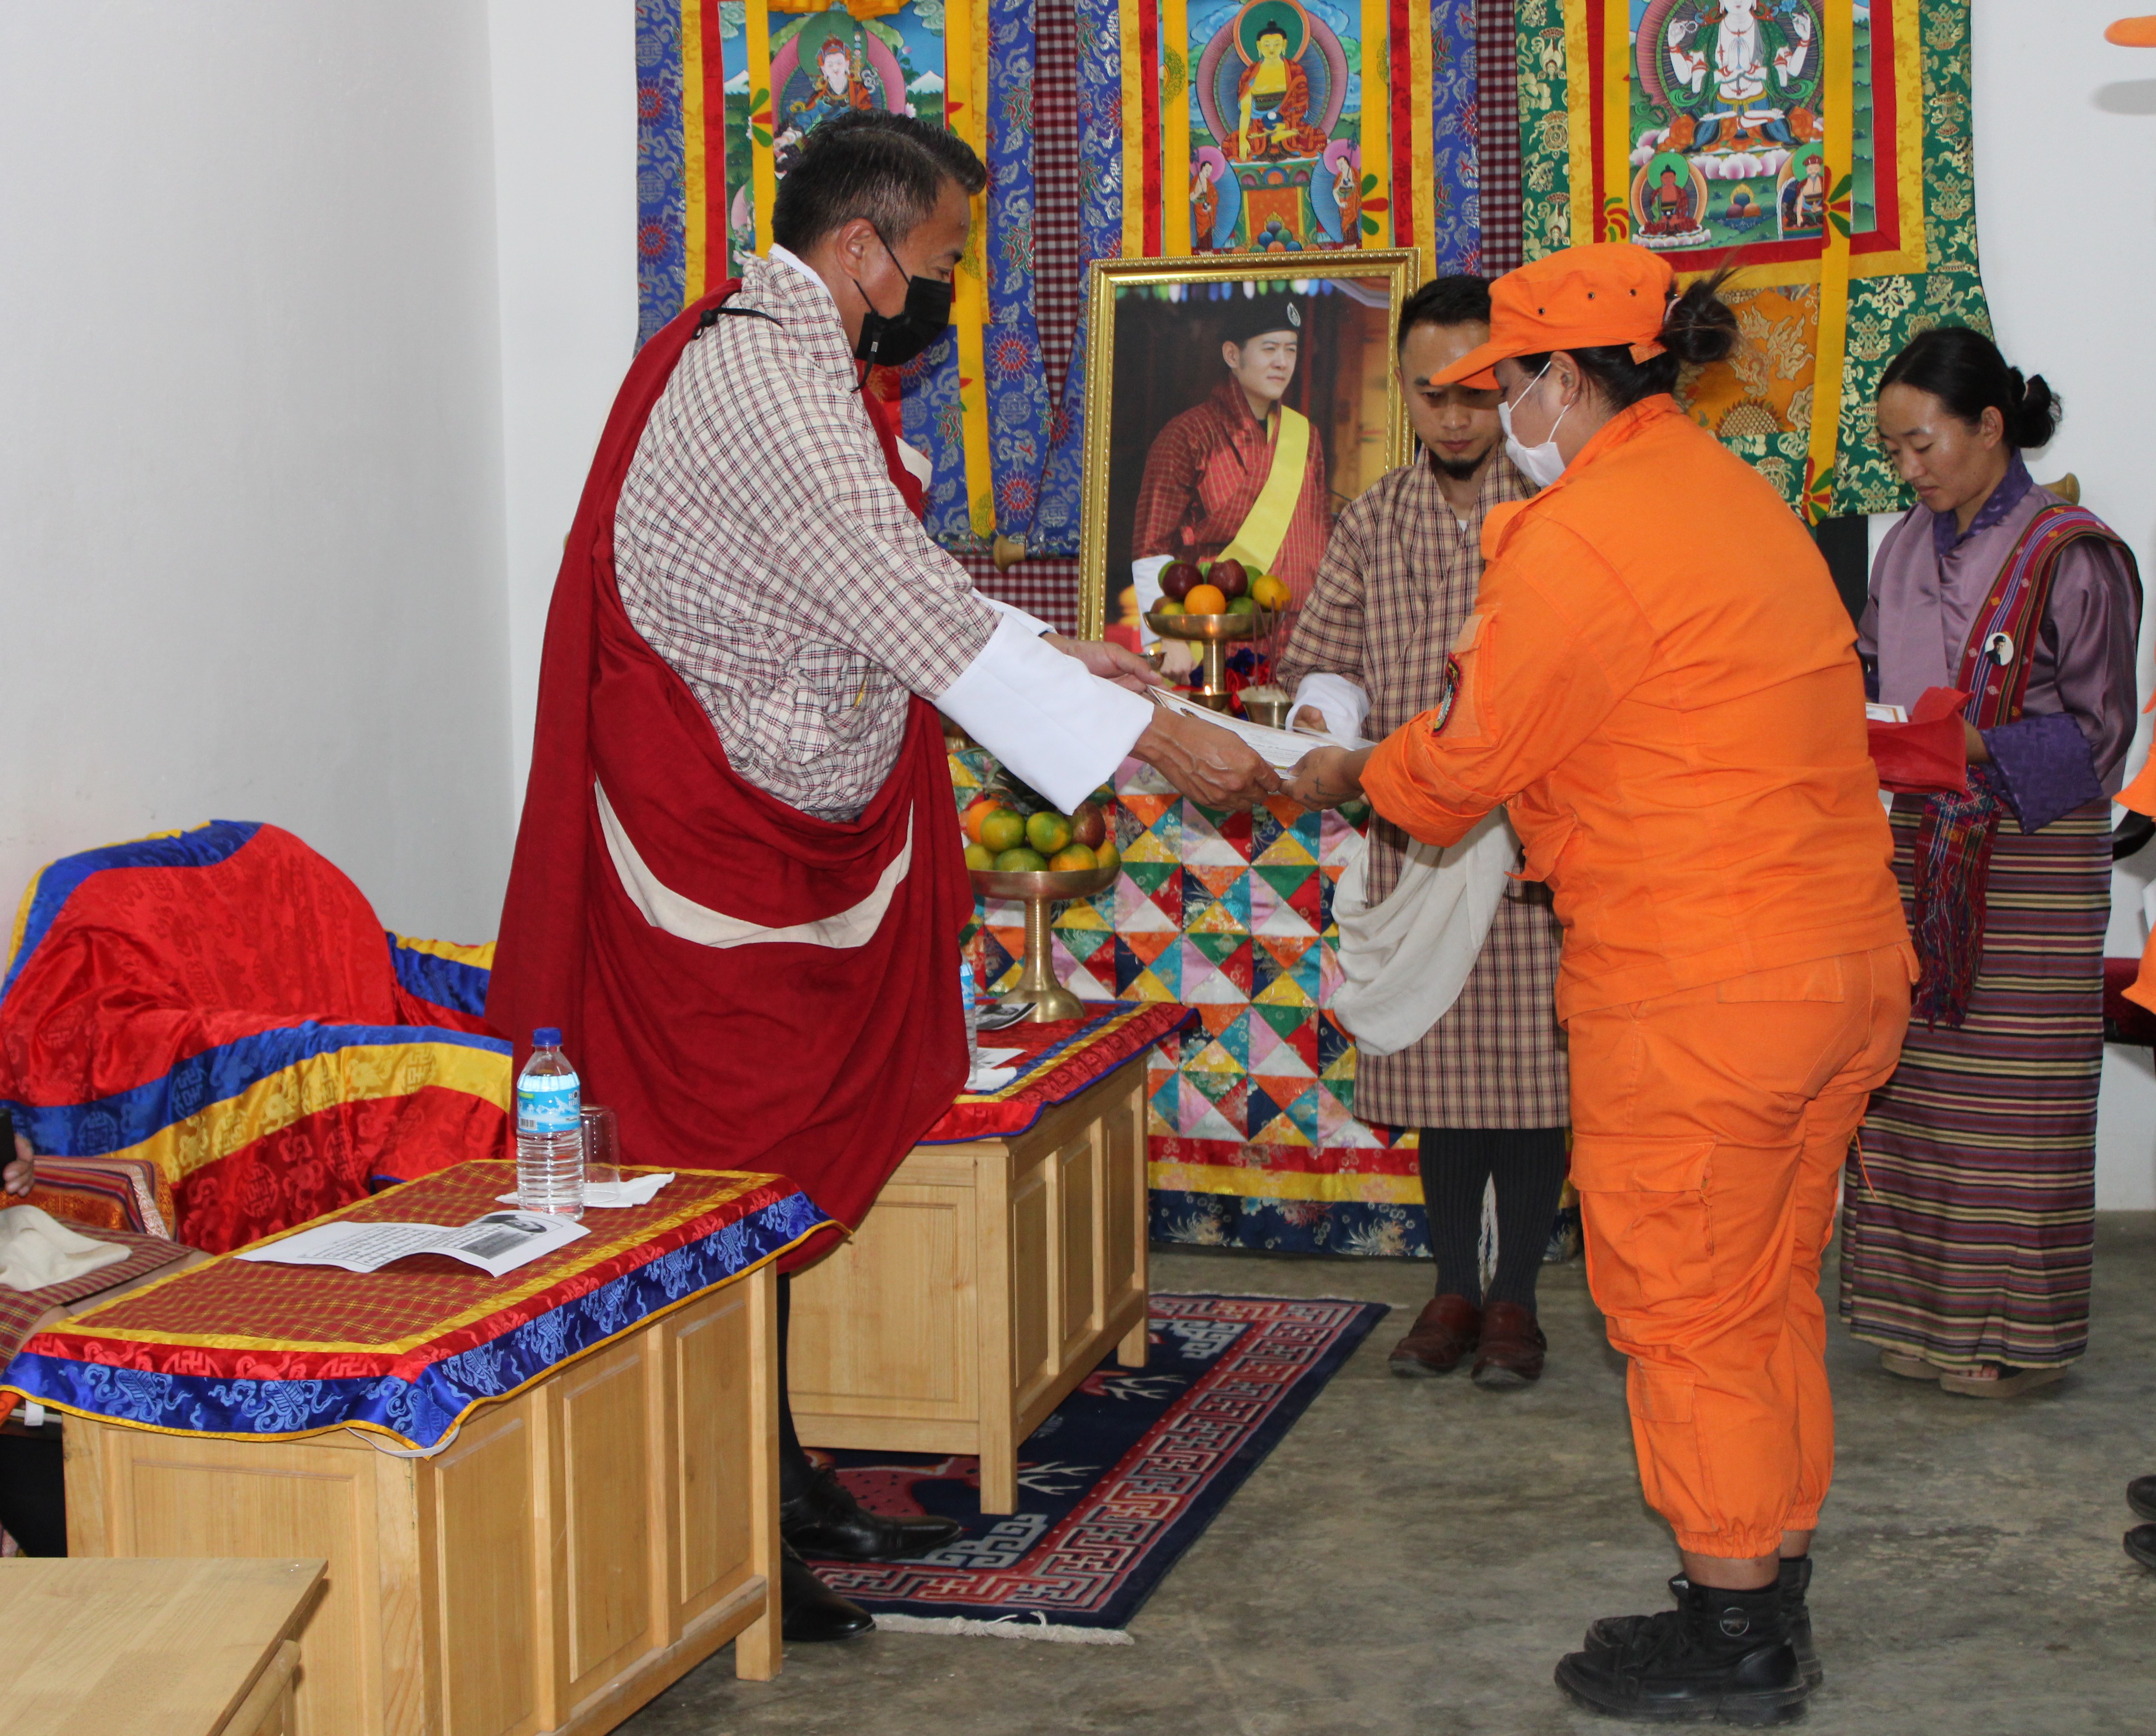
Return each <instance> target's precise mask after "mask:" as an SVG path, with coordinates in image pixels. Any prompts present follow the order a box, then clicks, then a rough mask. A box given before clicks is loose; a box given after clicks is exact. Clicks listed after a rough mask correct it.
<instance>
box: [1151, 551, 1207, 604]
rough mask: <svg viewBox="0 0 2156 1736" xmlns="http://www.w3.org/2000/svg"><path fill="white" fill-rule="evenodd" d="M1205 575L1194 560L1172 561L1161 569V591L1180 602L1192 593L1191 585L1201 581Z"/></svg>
mask: <svg viewBox="0 0 2156 1736" xmlns="http://www.w3.org/2000/svg"><path fill="white" fill-rule="evenodd" d="M1204 577H1205V575H1204V573H1200V572H1199V570H1198V567H1197V563H1196V562H1192V561H1170V562H1168V564H1167V565H1166V566H1165V567H1163V568H1161V569H1160V593H1161V595H1162V596H1163V597H1168V598H1173V599H1174V600H1175V601H1176V602H1178V603H1180V602H1182V601H1183V598H1185V597H1187V596H1188V595H1189V594H1190V588H1191V586H1193V585H1194V584H1197V583H1199V582H1200V581H1201V580H1203V579H1204Z"/></svg>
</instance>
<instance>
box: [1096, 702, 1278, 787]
mask: <svg viewBox="0 0 2156 1736" xmlns="http://www.w3.org/2000/svg"><path fill="white" fill-rule="evenodd" d="M1131 752H1132V753H1133V754H1134V755H1136V756H1137V758H1140V759H1142V760H1143V761H1144V762H1145V763H1147V765H1149V766H1151V767H1152V768H1153V769H1154V770H1155V771H1156V772H1158V773H1160V774H1161V776H1162V777H1163V778H1167V779H1168V782H1169V783H1173V785H1174V786H1175V787H1176V788H1178V789H1179V790H1181V791H1182V792H1183V794H1185V795H1186V796H1188V797H1189V798H1190V799H1191V800H1192V801H1193V802H1195V803H1197V804H1199V807H1201V808H1253V807H1255V806H1256V805H1257V804H1259V803H1260V802H1262V801H1263V800H1265V798H1266V797H1267V796H1271V795H1278V794H1280V788H1281V780H1280V773H1277V772H1276V771H1275V770H1274V769H1273V768H1271V767H1270V766H1269V765H1267V764H1266V763H1265V760H1264V759H1263V758H1261V757H1260V755H1259V753H1258V752H1257V750H1256V749H1255V748H1254V747H1251V746H1250V743H1248V742H1245V741H1244V740H1243V739H1242V738H1241V737H1240V736H1237V735H1235V734H1233V733H1231V732H1229V731H1227V730H1224V729H1223V728H1221V727H1219V725H1218V724H1217V723H1208V722H1204V720H1203V719H1202V718H1198V717H1191V716H1184V715H1183V713H1181V712H1178V711H1169V710H1168V709H1167V708H1166V707H1164V706H1163V707H1162V708H1161V709H1159V710H1158V711H1155V712H1154V714H1153V720H1152V723H1151V724H1149V725H1148V726H1147V728H1146V732H1145V733H1144V734H1143V735H1142V736H1140V737H1138V739H1137V746H1135V747H1132V749H1131Z"/></svg>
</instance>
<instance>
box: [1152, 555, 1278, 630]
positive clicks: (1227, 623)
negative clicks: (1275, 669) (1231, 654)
mask: <svg viewBox="0 0 2156 1736" xmlns="http://www.w3.org/2000/svg"><path fill="white" fill-rule="evenodd" d="M1160 598H1161V600H1160V601H1159V602H1158V603H1157V604H1155V605H1154V607H1153V609H1152V612H1151V613H1150V614H1147V616H1146V620H1147V624H1149V625H1150V626H1151V627H1152V630H1153V631H1154V632H1156V633H1158V634H1160V635H1161V637H1162V638H1163V639H1205V640H1210V641H1214V642H1216V643H1217V642H1218V641H1219V640H1222V639H1255V638H1257V637H1258V636H1259V635H1260V634H1263V633H1266V632H1270V630H1271V629H1272V627H1273V624H1274V623H1275V621H1276V619H1277V618H1278V616H1279V614H1280V612H1281V610H1282V609H1286V607H1287V604H1288V599H1289V592H1288V588H1287V586H1286V583H1284V582H1283V581H1281V579H1280V578H1277V577H1276V576H1275V575H1274V574H1272V573H1258V574H1255V576H1253V574H1252V573H1251V572H1250V568H1247V567H1245V565H1244V564H1243V563H1242V562H1240V561H1237V560H1231V559H1228V558H1225V557H1223V558H1222V559H1219V560H1217V561H1207V562H1197V561H1170V562H1168V565H1167V566H1165V567H1163V568H1161V572H1160Z"/></svg>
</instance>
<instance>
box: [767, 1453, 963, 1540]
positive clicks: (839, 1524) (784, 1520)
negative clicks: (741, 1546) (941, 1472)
mask: <svg viewBox="0 0 2156 1736" xmlns="http://www.w3.org/2000/svg"><path fill="white" fill-rule="evenodd" d="M778 1529H779V1532H780V1534H781V1535H783V1537H784V1538H785V1539H786V1540H787V1542H788V1543H791V1544H793V1547H794V1548H795V1549H798V1550H800V1551H801V1553H802V1554H804V1555H834V1556H836V1557H837V1558H838V1559H839V1560H841V1561H893V1560H897V1559H900V1558H901V1557H903V1556H907V1555H921V1554H927V1552H928V1551H929V1550H931V1549H942V1547H943V1545H944V1544H946V1543H949V1542H950V1541H951V1539H952V1538H954V1537H956V1536H957V1534H958V1533H960V1532H961V1531H963V1530H964V1529H965V1527H964V1526H962V1525H961V1524H960V1523H958V1522H957V1520H956V1519H893V1518H885V1516H884V1515H883V1514H881V1513H870V1511H869V1510H868V1509H867V1508H866V1507H863V1506H862V1505H861V1504H860V1502H858V1501H856V1500H855V1499H854V1497H852V1496H850V1495H849V1494H848V1493H847V1492H846V1487H845V1485H844V1483H842V1482H839V1479H838V1478H837V1477H834V1476H833V1475H832V1474H831V1473H830V1472H829V1471H824V1472H822V1473H820V1474H819V1476H818V1477H817V1478H816V1481H815V1482H813V1483H811V1484H809V1485H808V1488H807V1489H806V1490H805V1491H804V1492H803V1493H801V1494H799V1495H797V1496H795V1497H793V1500H791V1501H787V1502H781V1503H780V1505H779V1508H778Z"/></svg>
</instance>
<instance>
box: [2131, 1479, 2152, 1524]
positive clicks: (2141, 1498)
mask: <svg viewBox="0 0 2156 1736" xmlns="http://www.w3.org/2000/svg"><path fill="white" fill-rule="evenodd" d="M2126 1504H2127V1505H2128V1507H2132V1508H2133V1510H2134V1512H2136V1513H2138V1514H2140V1515H2141V1517H2142V1518H2144V1519H2156V1477H2135V1478H2134V1479H2133V1482H2130V1483H2128V1485H2127V1486H2126Z"/></svg>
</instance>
